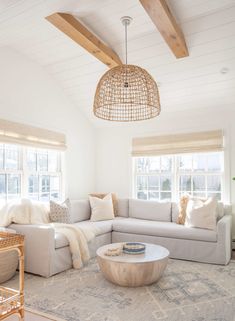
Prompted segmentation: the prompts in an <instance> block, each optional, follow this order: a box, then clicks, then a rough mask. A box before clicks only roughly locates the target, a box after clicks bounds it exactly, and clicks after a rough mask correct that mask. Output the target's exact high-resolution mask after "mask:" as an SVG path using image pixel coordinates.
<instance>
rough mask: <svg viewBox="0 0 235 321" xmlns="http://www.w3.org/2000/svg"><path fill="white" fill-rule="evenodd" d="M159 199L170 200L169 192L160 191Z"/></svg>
mask: <svg viewBox="0 0 235 321" xmlns="http://www.w3.org/2000/svg"><path fill="white" fill-rule="evenodd" d="M161 200H165V201H166V200H167V201H170V200H171V193H170V192H161Z"/></svg>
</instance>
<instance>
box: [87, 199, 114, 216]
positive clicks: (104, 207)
mask: <svg viewBox="0 0 235 321" xmlns="http://www.w3.org/2000/svg"><path fill="white" fill-rule="evenodd" d="M89 200H90V205H91V221H106V220H112V219H114V211H113V202H112V194H111V193H110V194H108V195H106V196H105V197H104V198H102V199H101V198H98V197H94V196H89Z"/></svg>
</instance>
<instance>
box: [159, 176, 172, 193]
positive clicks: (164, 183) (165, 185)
mask: <svg viewBox="0 0 235 321" xmlns="http://www.w3.org/2000/svg"><path fill="white" fill-rule="evenodd" d="M171 180H172V178H171V176H161V190H162V191H170V190H171Z"/></svg>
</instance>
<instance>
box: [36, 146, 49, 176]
mask: <svg viewBox="0 0 235 321" xmlns="http://www.w3.org/2000/svg"><path fill="white" fill-rule="evenodd" d="M38 170H39V171H44V172H47V171H48V155H47V151H42V150H40V151H39V152H38Z"/></svg>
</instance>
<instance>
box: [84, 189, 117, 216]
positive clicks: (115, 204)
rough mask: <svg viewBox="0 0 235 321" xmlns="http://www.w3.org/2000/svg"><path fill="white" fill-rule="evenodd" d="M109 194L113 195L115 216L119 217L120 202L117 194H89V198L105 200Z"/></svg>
mask: <svg viewBox="0 0 235 321" xmlns="http://www.w3.org/2000/svg"><path fill="white" fill-rule="evenodd" d="M108 194H111V195H112V202H113V212H114V215H115V216H117V215H118V200H117V196H116V194H114V193H92V194H89V196H93V197H98V198H102V199H103V198H104V197H105V196H106V195H108Z"/></svg>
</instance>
